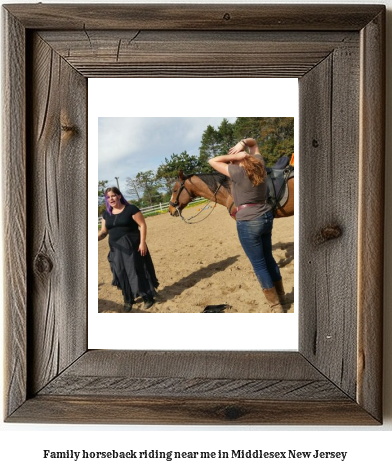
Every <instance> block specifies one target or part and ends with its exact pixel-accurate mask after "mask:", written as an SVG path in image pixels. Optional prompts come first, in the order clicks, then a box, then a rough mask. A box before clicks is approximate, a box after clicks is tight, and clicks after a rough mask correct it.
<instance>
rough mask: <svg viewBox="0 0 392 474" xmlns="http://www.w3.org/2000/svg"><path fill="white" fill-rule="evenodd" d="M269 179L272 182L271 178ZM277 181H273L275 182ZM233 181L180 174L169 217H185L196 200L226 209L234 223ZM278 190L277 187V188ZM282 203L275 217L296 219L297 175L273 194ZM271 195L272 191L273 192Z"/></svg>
mask: <svg viewBox="0 0 392 474" xmlns="http://www.w3.org/2000/svg"><path fill="white" fill-rule="evenodd" d="M268 179H270V180H271V177H269V178H268ZM279 179H281V178H280V176H279ZM273 181H274V178H272V182H273ZM230 184H231V180H230V178H228V177H227V176H225V175H223V174H221V173H216V172H215V173H199V174H192V175H189V176H185V175H184V173H183V172H182V171H181V170H180V171H179V173H178V179H177V181H176V183H175V184H174V188H173V191H172V195H171V198H170V203H169V213H170V214H171V215H172V216H180V217H182V214H181V211H182V210H183V209H184V207H186V206H187V205H188V204H189V203H190V202H191V201H193V199H195V198H197V197H204V198H206V199H208V200H210V201H212V202H215V203H217V204H221V205H223V206H225V207H226V208H227V210H228V212H229V214H230V215H231V217H232V218H233V219H235V214H236V212H237V208H236V206H235V204H234V199H233V196H232V195H231V190H230ZM275 187H276V186H275ZM273 194H274V195H275V196H276V199H277V200H278V201H279V203H278V204H277V205H276V207H275V217H288V216H292V215H294V171H293V170H292V172H291V170H290V173H289V172H288V174H287V175H286V176H285V177H284V190H283V188H279V189H276V190H274V191H273ZM270 195H271V191H270Z"/></svg>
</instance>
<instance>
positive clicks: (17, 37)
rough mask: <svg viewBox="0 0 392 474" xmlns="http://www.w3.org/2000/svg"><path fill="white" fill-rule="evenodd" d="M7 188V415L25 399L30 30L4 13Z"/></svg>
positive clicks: (4, 147)
mask: <svg viewBox="0 0 392 474" xmlns="http://www.w3.org/2000/svg"><path fill="white" fill-rule="evenodd" d="M3 26H4V28H3V32H4V37H3V38H4V40H3V48H4V50H3V68H2V73H3V99H4V101H3V110H2V119H3V125H6V126H3V144H2V152H3V167H2V170H3V186H2V193H3V195H2V198H3V200H2V202H3V203H7V207H8V209H12V212H4V219H3V223H2V231H3V238H4V278H3V281H4V302H3V305H4V315H5V321H4V326H5V352H6V356H5V357H6V360H5V371H4V379H5V380H4V387H5V403H4V409H5V414H6V415H9V414H10V413H12V412H13V411H14V410H16V409H17V408H18V407H19V406H20V405H21V404H22V403H23V402H24V400H25V399H26V383H27V360H26V359H27V353H26V350H27V347H26V346H27V333H26V314H27V279H26V268H27V263H26V242H27V240H26V239H27V237H26V209H25V206H24V203H25V202H26V188H25V183H26V125H25V124H26V102H25V97H26V90H25V80H26V76H25V56H26V54H25V46H24V45H25V31H24V28H23V27H22V26H21V24H20V23H19V22H18V21H17V20H15V19H14V18H13V17H12V16H11V15H9V14H8V13H7V12H4V15H3Z"/></svg>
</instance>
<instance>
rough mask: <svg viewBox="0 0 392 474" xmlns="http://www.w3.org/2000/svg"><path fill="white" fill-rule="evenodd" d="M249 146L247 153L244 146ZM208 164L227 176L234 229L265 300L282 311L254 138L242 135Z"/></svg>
mask: <svg viewBox="0 0 392 474" xmlns="http://www.w3.org/2000/svg"><path fill="white" fill-rule="evenodd" d="M247 147H248V148H249V154H248V153H246V152H245V151H244V150H245V148H247ZM209 164H210V165H211V166H212V167H213V168H214V169H215V170H216V171H218V172H220V173H222V174H224V175H226V176H228V177H229V178H231V182H232V184H231V191H232V195H233V199H234V204H235V206H236V207H237V214H236V221H237V233H238V237H239V240H240V242H241V245H242V248H243V249H244V251H245V253H246V255H247V257H248V258H249V260H250V262H251V264H252V267H253V270H254V272H255V274H256V277H257V279H258V281H259V283H260V285H261V287H262V289H263V292H264V295H265V297H266V299H267V302H268V304H269V306H270V308H271V311H272V312H274V313H284V312H285V311H284V309H283V307H282V305H283V304H284V303H285V292H284V288H283V282H282V277H281V274H280V270H279V267H278V265H277V263H276V261H275V259H274V257H273V254H272V226H273V220H274V216H273V212H272V209H271V206H270V205H269V204H268V203H267V201H266V196H267V184H266V176H267V174H266V170H265V164H264V160H263V158H262V156H261V154H260V151H259V147H258V145H257V142H256V140H254V139H253V138H246V139H244V140H241V141H240V142H238V143H237V144H236V145H235V146H234V147H233V148H231V149H230V151H229V154H228V155H222V156H216V157H215V158H212V159H210V160H209Z"/></svg>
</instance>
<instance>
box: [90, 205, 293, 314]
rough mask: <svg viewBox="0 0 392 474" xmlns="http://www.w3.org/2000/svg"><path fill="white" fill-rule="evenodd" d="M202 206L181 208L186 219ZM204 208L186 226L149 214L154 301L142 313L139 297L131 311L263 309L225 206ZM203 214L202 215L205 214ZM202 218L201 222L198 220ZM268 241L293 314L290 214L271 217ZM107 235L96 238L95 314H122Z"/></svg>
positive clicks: (267, 310) (170, 311)
mask: <svg viewBox="0 0 392 474" xmlns="http://www.w3.org/2000/svg"><path fill="white" fill-rule="evenodd" d="M200 209H201V208H198V207H193V208H189V209H188V208H186V209H185V210H184V211H183V215H184V217H185V218H189V217H191V216H194V215H195V214H196V213H197V211H198V210H200ZM210 211H211V208H210V209H208V208H207V209H206V210H204V211H203V212H202V213H201V214H200V215H198V216H197V217H195V218H194V219H193V220H192V221H191V222H195V223H193V224H186V223H185V222H183V221H182V220H181V219H180V218H179V217H172V216H170V215H169V214H162V215H158V216H154V217H148V218H147V219H146V222H147V229H148V230H147V245H148V248H149V250H150V253H151V256H152V260H153V262H154V266H155V271H156V274H157V278H158V280H159V287H158V290H157V291H158V296H157V297H156V303H155V304H154V305H153V306H152V307H151V308H150V309H148V310H147V311H146V310H143V309H142V307H143V301H142V300H141V299H140V298H138V299H137V300H136V303H135V305H134V306H133V309H132V312H135V313H143V312H148V313H201V312H203V310H204V308H205V307H206V306H207V305H217V304H223V303H225V304H228V305H230V308H228V309H226V310H225V312H226V313H268V312H269V308H268V305H267V303H266V301H265V299H264V295H263V293H262V290H261V287H260V285H259V283H258V281H257V279H256V277H255V275H254V272H253V269H252V267H251V265H250V262H249V260H248V259H247V257H246V256H245V254H244V251H243V250H242V247H241V245H240V243H239V240H238V237H237V231H236V225H235V221H234V220H233V219H232V218H231V217H230V216H229V215H228V213H227V210H226V208H224V207H223V206H220V205H217V206H216V207H215V208H214V209H213V210H212V212H211V214H210V215H208V213H209V212H210ZM207 215H208V217H207V218H204V217H205V216H207ZM203 219H204V220H203ZM272 243H273V251H274V256H275V259H276V261H277V263H278V265H279V267H280V269H281V273H282V278H283V283H284V286H285V290H286V293H287V294H288V300H289V302H290V304H288V305H287V306H286V309H287V312H289V313H293V312H294V302H293V300H294V217H286V218H280V219H275V220H274V229H273V233H272ZM107 254H108V239H105V240H102V241H100V242H98V259H99V260H98V298H99V300H98V312H99V313H123V312H124V310H123V302H122V295H121V291H120V290H118V289H116V288H115V287H113V286H112V285H111V272H110V268H109V263H108V261H107Z"/></svg>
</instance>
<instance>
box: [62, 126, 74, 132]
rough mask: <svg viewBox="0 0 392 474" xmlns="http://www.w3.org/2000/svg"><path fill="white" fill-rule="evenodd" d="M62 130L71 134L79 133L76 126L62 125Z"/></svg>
mask: <svg viewBox="0 0 392 474" xmlns="http://www.w3.org/2000/svg"><path fill="white" fill-rule="evenodd" d="M61 130H62V131H63V132H71V133H76V132H77V129H76V127H75V126H74V125H61Z"/></svg>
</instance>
